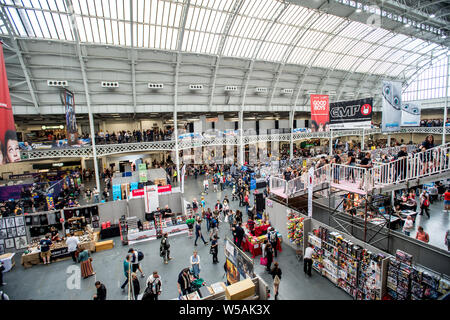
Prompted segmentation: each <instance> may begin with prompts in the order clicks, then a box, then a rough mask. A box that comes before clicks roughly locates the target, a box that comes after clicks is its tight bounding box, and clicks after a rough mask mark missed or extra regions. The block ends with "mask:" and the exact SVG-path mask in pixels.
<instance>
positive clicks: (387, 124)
mask: <svg viewBox="0 0 450 320" xmlns="http://www.w3.org/2000/svg"><path fill="white" fill-rule="evenodd" d="M382 106H383V109H382V117H381V131H383V132H391V131H397V130H399V129H400V125H401V121H402V108H401V106H402V84H401V83H400V82H391V81H383V92H382Z"/></svg>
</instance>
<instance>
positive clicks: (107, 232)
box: [100, 224, 120, 240]
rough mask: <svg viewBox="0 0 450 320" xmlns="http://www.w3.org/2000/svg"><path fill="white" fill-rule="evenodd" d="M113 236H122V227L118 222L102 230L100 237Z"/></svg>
mask: <svg viewBox="0 0 450 320" xmlns="http://www.w3.org/2000/svg"><path fill="white" fill-rule="evenodd" d="M113 237H120V228H119V225H118V224H117V225H112V226H111V227H109V228H106V229H102V230H101V231H100V239H102V240H104V239H108V238H113Z"/></svg>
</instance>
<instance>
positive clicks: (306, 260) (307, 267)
mask: <svg viewBox="0 0 450 320" xmlns="http://www.w3.org/2000/svg"><path fill="white" fill-rule="evenodd" d="M313 253H314V249H313V246H312V245H310V246H309V247H307V248H306V250H305V255H304V256H303V272H304V273H306V274H307V275H308V276H310V277H311V267H312V255H313Z"/></svg>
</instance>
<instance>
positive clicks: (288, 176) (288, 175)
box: [284, 171, 291, 181]
mask: <svg viewBox="0 0 450 320" xmlns="http://www.w3.org/2000/svg"><path fill="white" fill-rule="evenodd" d="M290 179H291V172H290V171H286V172H285V173H284V180H286V181H289V180H290Z"/></svg>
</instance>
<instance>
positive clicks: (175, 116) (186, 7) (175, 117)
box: [173, 0, 191, 185]
mask: <svg viewBox="0 0 450 320" xmlns="http://www.w3.org/2000/svg"><path fill="white" fill-rule="evenodd" d="M190 4H191V1H190V0H186V1H185V2H184V7H183V13H182V18H181V23H182V24H181V27H180V29H179V33H178V43H177V56H176V65H175V81H174V83H175V85H174V94H173V134H174V135H175V163H176V166H177V180H178V185H180V182H181V178H180V155H179V146H178V114H177V112H178V73H179V71H180V70H179V69H180V59H181V58H180V55H181V46H182V44H183V37H184V30H185V27H186V19H187V13H188V10H189V6H190Z"/></svg>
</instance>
